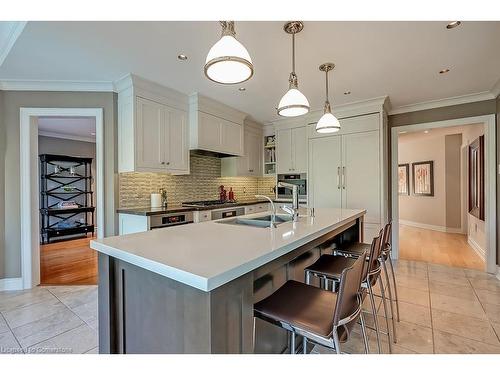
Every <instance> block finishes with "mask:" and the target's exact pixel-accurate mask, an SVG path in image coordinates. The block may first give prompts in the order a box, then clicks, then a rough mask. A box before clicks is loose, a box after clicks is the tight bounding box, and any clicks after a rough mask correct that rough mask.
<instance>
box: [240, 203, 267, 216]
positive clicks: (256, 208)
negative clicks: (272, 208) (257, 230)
mask: <svg viewBox="0 0 500 375" xmlns="http://www.w3.org/2000/svg"><path fill="white" fill-rule="evenodd" d="M266 211H269V203H258V204H253V205H250V206H245V215H249V214H256V213H259V212H266Z"/></svg>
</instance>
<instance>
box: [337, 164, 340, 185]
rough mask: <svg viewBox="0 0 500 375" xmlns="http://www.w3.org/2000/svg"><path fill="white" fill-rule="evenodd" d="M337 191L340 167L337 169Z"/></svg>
mask: <svg viewBox="0 0 500 375" xmlns="http://www.w3.org/2000/svg"><path fill="white" fill-rule="evenodd" d="M337 189H340V167H337Z"/></svg>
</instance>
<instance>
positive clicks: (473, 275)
mask: <svg viewBox="0 0 500 375" xmlns="http://www.w3.org/2000/svg"><path fill="white" fill-rule="evenodd" d="M464 272H465V276H467V277H468V278H469V279H489V278H492V277H495V276H493V275H491V274H489V273H486V272H485V271H479V270H473V269H467V268H464Z"/></svg>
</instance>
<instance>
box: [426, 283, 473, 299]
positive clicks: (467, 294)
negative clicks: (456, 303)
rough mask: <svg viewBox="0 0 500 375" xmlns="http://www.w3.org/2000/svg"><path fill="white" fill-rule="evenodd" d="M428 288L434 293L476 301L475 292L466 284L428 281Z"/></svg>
mask: <svg viewBox="0 0 500 375" xmlns="http://www.w3.org/2000/svg"><path fill="white" fill-rule="evenodd" d="M429 290H430V292H431V293H434V294H442V295H444V296H451V297H458V298H462V299H467V300H471V301H476V300H477V298H476V293H474V289H472V287H471V286H470V285H469V286H466V285H455V284H449V283H443V282H440V281H429Z"/></svg>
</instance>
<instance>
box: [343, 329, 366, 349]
mask: <svg viewBox="0 0 500 375" xmlns="http://www.w3.org/2000/svg"><path fill="white" fill-rule="evenodd" d="M340 350H341V351H342V352H346V353H349V354H364V353H365V344H364V341H363V336H362V335H361V333H357V332H353V333H352V334H351V336H350V337H349V340H348V341H347V342H346V343H345V344H341V345H340Z"/></svg>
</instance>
